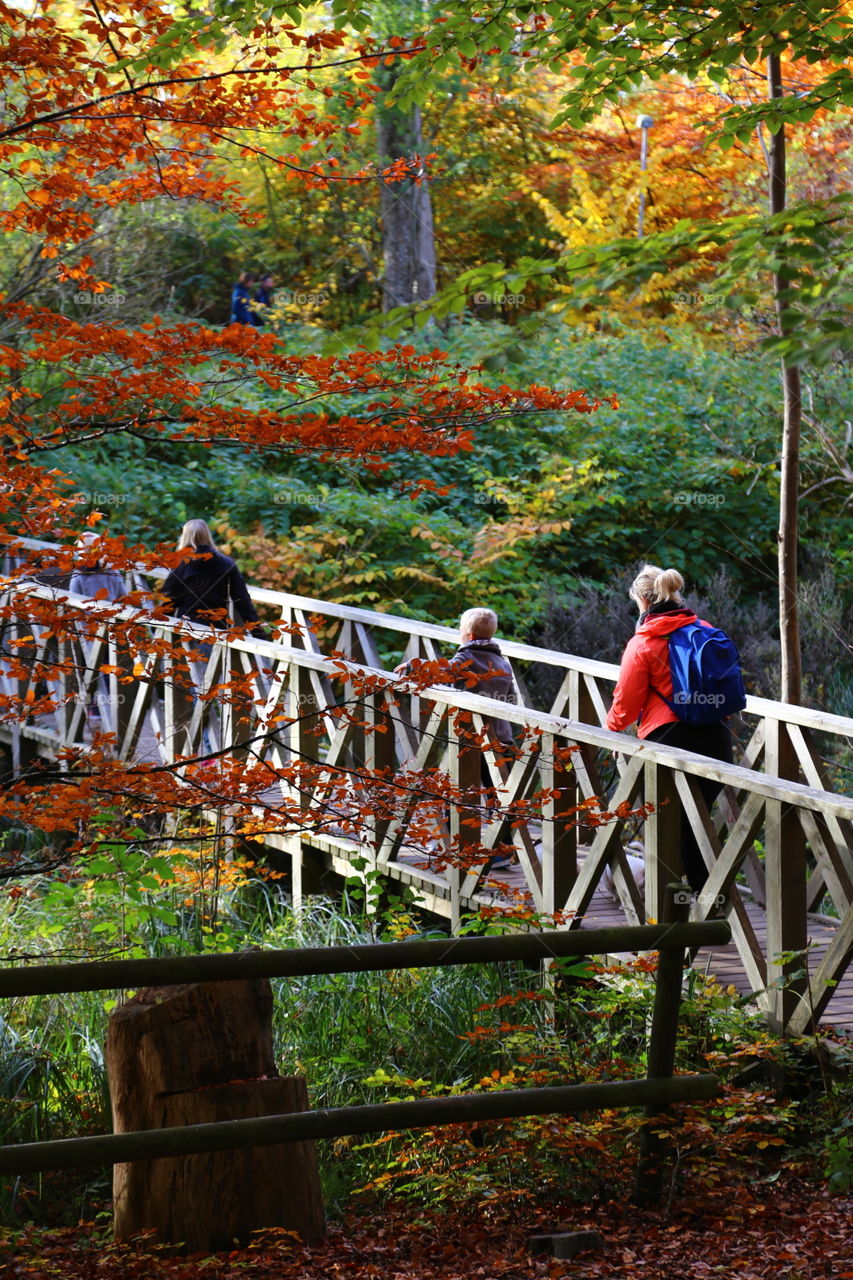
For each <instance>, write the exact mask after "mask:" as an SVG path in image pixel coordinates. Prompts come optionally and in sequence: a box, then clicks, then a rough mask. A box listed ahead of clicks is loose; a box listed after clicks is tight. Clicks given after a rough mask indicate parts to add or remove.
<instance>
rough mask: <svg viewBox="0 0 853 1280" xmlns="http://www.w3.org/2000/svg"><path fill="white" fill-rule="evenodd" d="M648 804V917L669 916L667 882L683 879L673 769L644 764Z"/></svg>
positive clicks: (679, 824) (679, 818)
mask: <svg viewBox="0 0 853 1280" xmlns="http://www.w3.org/2000/svg"><path fill="white" fill-rule="evenodd" d="M643 773H644V778H643V786H644V791H645V800H646V804H653V805H654V806H655V807H654V811H653V812H652V813H650V814H649V816H648V818H646V826H645V846H646V919H647V920H665V919H666V915H665V912H666V910H667V906H666V902H667V899H666V886H667V885H668V884H670V883H671V882H673V881H677V880H680V879H681V874H682V871H683V866H682V862H681V805H680V803H679V800H678V791H677V789H676V786H675V778H674V777H673V774H672V770H671V769H667V768H666V767H665V766H664V765H661V764H655V763H653V762H652V761H651V760H649V761H647V762H646V764H645V765H644V767H643Z"/></svg>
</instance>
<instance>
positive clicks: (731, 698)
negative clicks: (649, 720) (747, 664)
mask: <svg viewBox="0 0 853 1280" xmlns="http://www.w3.org/2000/svg"><path fill="white" fill-rule="evenodd" d="M669 671H670V675H671V676H672V701H670V699H669V698H665V699H664V701H665V702H666V703H667V705H668V706H669V707H670V708H671V710H672V711H674V712H675V714H676V715H677V716H678V718H679V720H683V721H685V723H686V724H714V723H716V722H717V721H719V720H724V719H725V718H726V716H730V715H734V713H735V712H736V711H742V710H743V709H744V707H745V706H746V693H745V692H744V687H743V676H742V675H741V669H740V654H739V653H738V651H737V648H736V646H735V645H734V643H733V642H732V641H731V640H730V639H729V637H728V636H727V635H726V633H725V631H720V630H719V628H718V627H702V626H700V625H699V624H698V622H688V623H687V624H686V626H683V627H679V628H678V630H677V631H672V632H670V635H669ZM661 696H663V695H661Z"/></svg>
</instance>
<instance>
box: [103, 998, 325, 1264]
mask: <svg viewBox="0 0 853 1280" xmlns="http://www.w3.org/2000/svg"><path fill="white" fill-rule="evenodd" d="M106 1058H107V1074H108V1077H109V1084H110V1095H111V1098H112V1107H113V1127H114V1130H115V1132H116V1133H127V1132H132V1131H134V1130H141V1129H161V1128H171V1127H173V1126H183V1125H188V1124H204V1123H208V1122H213V1121H216V1120H236V1119H244V1118H248V1117H252V1116H263V1115H277V1114H285V1113H289V1112H293V1111H304V1110H307V1108H308V1094H307V1089H306V1086H305V1082H304V1080H302V1079H301V1078H300V1077H294V1076H286V1077H282V1076H279V1075H277V1073H276V1070H275V1061H274V1058H273V1049H272V992H271V989H270V985H269V982H267V981H266V980H264V979H258V980H252V981H246V982H206V983H196V984H187V985H184V986H175V987H149V988H147V989H146V990H144V991H140V992H139V993H138V995H136V996H135V997H134V998H133V999H132V1000H130V1001H128V1002H127V1004H124V1005H121V1006H120V1007H119V1008H118V1009H116V1010H115V1011H114V1012H113V1014H112V1015H111V1016H110V1023H109V1030H108V1034H107V1045H106ZM113 1199H114V1208H115V1236H116V1239H117V1240H120V1241H125V1240H130V1239H131V1238H132V1237H134V1236H136V1235H139V1234H140V1233H141V1232H143V1231H153V1233H154V1238H155V1239H156V1240H157V1241H158V1242H159V1243H161V1244H168V1245H172V1246H173V1249H174V1251H175V1252H181V1251H186V1252H189V1253H198V1252H207V1253H210V1252H213V1251H215V1250H218V1249H231V1248H234V1246H235V1242H236V1243H238V1244H240V1245H245V1244H246V1243H247V1242H248V1238H249V1235H250V1233H251V1232H252V1231H256V1230H259V1229H261V1228H263V1227H280V1228H285V1229H288V1230H292V1231H298V1232H299V1234H300V1235H301V1236H302V1239H303V1240H304V1242H305V1243H306V1244H317V1243H319V1241H321V1240H322V1239H323V1236H324V1233H325V1225H324V1213H323V1202H322V1195H321V1191H320V1183H319V1175H318V1171H317V1158H316V1152H315V1147H314V1143H313V1142H291V1143H281V1144H279V1145H277V1146H270V1147H256V1148H249V1149H246V1150H240V1151H220V1152H211V1153H210V1154H207V1155H194V1156H182V1157H177V1158H175V1159H162V1160H137V1161H133V1162H132V1163H130V1164H119V1165H116V1166H115V1169H114V1173H113Z"/></svg>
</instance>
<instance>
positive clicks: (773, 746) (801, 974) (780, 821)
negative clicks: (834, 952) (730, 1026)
mask: <svg viewBox="0 0 853 1280" xmlns="http://www.w3.org/2000/svg"><path fill="white" fill-rule="evenodd" d="M766 734H767V737H766V743H765V747H764V767H765V770H766V772H767V773H768V775H771V776H774V777H777V778H794V779H796V778H797V777H798V775H799V766H798V763H797V756H796V752H795V751H794V747H793V744H792V742H791V739H790V736H789V734H788V730H787V728H786V726H785V725H784V724H783V723H782V721H780V720H771V719H768V720H767V730H766ZM764 824H765V825H764V869H765V875H766V884H767V996H768V1001H769V1009H768V1021H769V1023H770V1026H771V1028H772V1029H773V1030H774V1031H778V1032H781V1033H784V1032H785V1030H786V1028H787V1026H788V1023H789V1022H790V1021H791V1018H792V1017H793V1015H794V1013H795V1012H796V1011H797V1010H798V1008H799V1006H800V1002H801V1000H803V999H804V996H805V991H806V982H805V970H806V969H807V968H808V960H809V957H808V951H807V949H806V948H807V946H808V929H807V923H806V909H807V901H806V900H807V891H806V841H805V835H804V834H803V828H802V825H801V823H800V819H799V813H798V811H797V809H795V808H794V806H793V805H789V804H785V803H783V802H782V801H781V800H769V799H768V800H766V801H765V804H764Z"/></svg>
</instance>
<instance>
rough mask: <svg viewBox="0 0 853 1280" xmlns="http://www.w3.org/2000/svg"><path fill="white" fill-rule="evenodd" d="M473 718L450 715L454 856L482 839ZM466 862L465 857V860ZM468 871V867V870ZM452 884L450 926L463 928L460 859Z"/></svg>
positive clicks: (451, 873) (450, 868)
mask: <svg viewBox="0 0 853 1280" xmlns="http://www.w3.org/2000/svg"><path fill="white" fill-rule="evenodd" d="M470 721H471V717H470V715H469V714H468V713H467V712H465V711H457V712H456V713H455V714H453V713H451V714H450V715H448V717H447V729H448V755H449V760H448V763H449V773H450V785H451V787H452V789H453V798H452V800H451V802H450V844H451V856H457V857H458V855H462V854H464V853H465V851H466V850H467V849H470V848H471V847H472V846H476V845H479V844H480V842H481V829H480V828H481V818H482V814H481V810H480V759H481V754H482V753H481V751H480V749H479V748H478V747H477V746H476V745H475V744H474V742H473V741H472V736H473V730H472V727H471V722H470ZM461 860H462V861H464V858H463V859H461ZM466 872H467V869H466ZM445 875H446V877H447V881H448V883H449V885H450V913H451V914H450V926H451V929H452V930H454V931H455V930H456V929H458V927H459V922H460V919H461V905H460V890H461V886H462V877H463V871H462V868H461V866H460V861H459V860H457V861H456V862H455V863H454V864H451V865H450V866H448V868H447V871H446V872H445Z"/></svg>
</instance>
